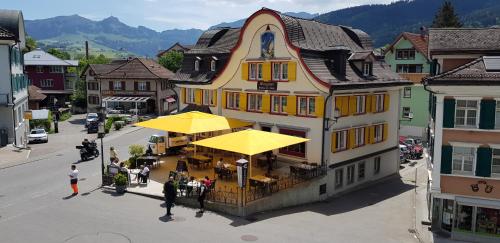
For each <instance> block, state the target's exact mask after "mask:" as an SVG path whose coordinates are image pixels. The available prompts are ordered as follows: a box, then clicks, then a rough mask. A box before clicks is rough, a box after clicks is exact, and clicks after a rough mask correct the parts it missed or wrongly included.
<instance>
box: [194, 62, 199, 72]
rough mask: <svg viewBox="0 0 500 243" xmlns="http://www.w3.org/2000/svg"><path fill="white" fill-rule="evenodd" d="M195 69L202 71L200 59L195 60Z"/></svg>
mask: <svg viewBox="0 0 500 243" xmlns="http://www.w3.org/2000/svg"><path fill="white" fill-rule="evenodd" d="M194 71H197V72H198V71H200V60H195V61H194Z"/></svg>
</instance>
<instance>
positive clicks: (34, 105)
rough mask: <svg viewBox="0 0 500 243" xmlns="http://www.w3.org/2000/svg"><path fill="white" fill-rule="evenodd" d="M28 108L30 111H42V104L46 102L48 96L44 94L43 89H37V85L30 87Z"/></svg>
mask: <svg viewBox="0 0 500 243" xmlns="http://www.w3.org/2000/svg"><path fill="white" fill-rule="evenodd" d="M28 97H29V98H28V107H29V109H30V110H39V109H41V107H40V103H42V102H44V101H45V99H46V98H47V95H44V94H43V93H42V89H40V88H38V87H36V86H35V85H30V86H28Z"/></svg>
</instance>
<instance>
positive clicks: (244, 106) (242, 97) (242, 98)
mask: <svg viewBox="0 0 500 243" xmlns="http://www.w3.org/2000/svg"><path fill="white" fill-rule="evenodd" d="M246 110H247V94H246V93H240V111H246Z"/></svg>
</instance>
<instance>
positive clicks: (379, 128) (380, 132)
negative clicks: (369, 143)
mask: <svg viewBox="0 0 500 243" xmlns="http://www.w3.org/2000/svg"><path fill="white" fill-rule="evenodd" d="M374 127H375V137H374V140H375V142H376V143H378V142H382V140H383V139H384V124H379V125H375V126H374Z"/></svg>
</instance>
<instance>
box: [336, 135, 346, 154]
mask: <svg viewBox="0 0 500 243" xmlns="http://www.w3.org/2000/svg"><path fill="white" fill-rule="evenodd" d="M335 137H336V139H337V141H336V145H335V151H342V150H346V149H347V130H343V131H338V132H337V136H335Z"/></svg>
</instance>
